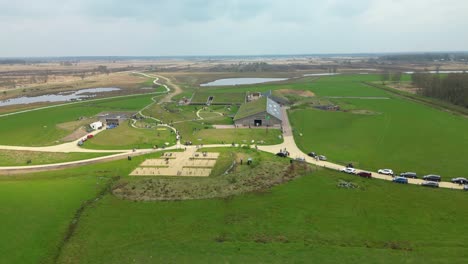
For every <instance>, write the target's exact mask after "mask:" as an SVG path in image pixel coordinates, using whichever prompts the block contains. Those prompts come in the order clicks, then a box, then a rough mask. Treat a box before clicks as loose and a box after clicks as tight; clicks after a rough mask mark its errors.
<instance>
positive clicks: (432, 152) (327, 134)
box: [290, 76, 468, 180]
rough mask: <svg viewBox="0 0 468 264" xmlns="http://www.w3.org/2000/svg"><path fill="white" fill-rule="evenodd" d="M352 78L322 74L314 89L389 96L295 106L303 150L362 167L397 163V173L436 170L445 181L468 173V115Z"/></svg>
mask: <svg viewBox="0 0 468 264" xmlns="http://www.w3.org/2000/svg"><path fill="white" fill-rule="evenodd" d="M358 77H359V76H358ZM350 78H351V77H348V76H340V77H329V78H322V79H320V80H318V81H317V82H316V83H315V88H311V90H312V91H313V92H315V93H316V94H320V95H322V96H328V95H333V96H340V95H346V96H358V97H359V96H363V97H368V96H378V97H387V98H390V99H387V100H385V99H350V98H341V99H330V100H332V101H333V102H334V103H335V104H338V105H340V106H342V107H343V108H344V109H345V110H347V111H348V112H343V111H341V112H330V111H322V110H317V109H311V108H310V107H306V106H303V107H299V108H297V109H293V110H291V111H290V121H291V123H292V125H293V127H294V130H295V140H296V143H297V144H298V146H299V147H300V148H301V149H302V150H303V151H304V152H310V151H315V152H319V153H323V154H325V155H326V156H327V157H328V158H329V159H330V160H332V161H335V162H338V163H342V164H347V163H349V162H352V163H353V164H355V165H357V166H359V167H360V168H363V169H372V170H377V169H379V168H392V169H393V170H395V171H396V172H404V171H415V172H417V173H419V174H420V175H421V176H422V175H423V174H429V173H434V174H440V175H442V177H444V176H445V180H449V178H450V177H461V176H463V177H466V176H468V175H466V165H465V163H466V158H467V157H468V133H466V131H468V121H467V119H466V118H464V117H461V116H459V115H454V114H450V113H447V112H444V111H440V110H437V109H435V108H431V107H429V106H426V105H423V104H420V103H417V102H412V101H409V100H406V99H403V98H401V97H398V96H395V95H393V94H390V93H387V92H385V91H383V90H380V89H377V88H373V87H370V86H367V85H364V84H361V83H359V82H357V81H351V82H348V81H349V79H350ZM354 78H357V77H353V78H351V80H353V79H354ZM334 80H335V81H336V83H335V81H334ZM333 87H335V88H333ZM301 133H302V136H300V134H301Z"/></svg>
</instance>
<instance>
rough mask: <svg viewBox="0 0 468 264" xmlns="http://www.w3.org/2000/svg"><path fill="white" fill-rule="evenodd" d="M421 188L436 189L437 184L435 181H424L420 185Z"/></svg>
mask: <svg viewBox="0 0 468 264" xmlns="http://www.w3.org/2000/svg"><path fill="white" fill-rule="evenodd" d="M421 186H426V187H432V188H438V187H439V183H438V182H435V181H425V182H423V183H421Z"/></svg>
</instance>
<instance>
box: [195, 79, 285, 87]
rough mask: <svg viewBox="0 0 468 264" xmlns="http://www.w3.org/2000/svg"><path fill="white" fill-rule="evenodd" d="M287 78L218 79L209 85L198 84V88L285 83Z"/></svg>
mask: <svg viewBox="0 0 468 264" xmlns="http://www.w3.org/2000/svg"><path fill="white" fill-rule="evenodd" d="M285 80H288V78H226V79H219V80H216V81H213V82H209V83H203V84H200V86H232V85H245V84H257V83H266V82H278V81H285Z"/></svg>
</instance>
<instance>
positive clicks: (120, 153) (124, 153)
mask: <svg viewBox="0 0 468 264" xmlns="http://www.w3.org/2000/svg"><path fill="white" fill-rule="evenodd" d="M134 73H135V74H141V75H143V76H145V77H148V78H155V80H154V81H153V83H154V84H156V85H161V86H163V87H165V88H166V91H165V92H159V93H164V94H166V93H167V95H166V96H165V97H164V99H163V100H164V102H169V101H171V99H172V97H173V96H174V95H176V94H179V93H180V92H181V91H182V90H181V89H180V87H178V86H175V85H173V84H172V83H171V82H170V80H169V79H167V78H165V77H162V78H163V79H165V80H166V82H167V83H168V84H171V86H172V87H173V88H174V91H173V92H172V93H170V91H171V89H169V87H168V86H167V85H165V84H160V83H158V80H159V78H160V77H161V76H154V75H148V74H145V73H139V72H134ZM152 99H153V102H152V103H151V104H149V105H148V106H145V107H144V108H143V109H141V110H140V111H139V112H138V113H139V114H140V115H142V116H143V117H145V118H151V119H154V120H157V121H160V120H158V119H156V118H153V117H150V116H145V115H143V114H142V111H143V110H145V109H147V108H148V107H150V106H151V105H153V104H155V103H156V100H154V98H152ZM160 103H161V101H160ZM54 107H56V106H54ZM13 114H14V113H13ZM198 114H199V113H198V112H197V116H198ZM282 114H283V117H284V120H283V143H281V144H277V145H268V146H257V148H258V150H261V151H264V152H268V153H272V154H276V153H278V152H280V150H287V151H288V152H289V153H290V157H291V158H293V159H294V158H302V159H304V160H305V161H306V162H307V163H310V164H314V165H316V166H319V167H323V168H328V169H332V170H337V171H339V170H341V169H342V168H344V166H343V165H339V164H335V163H331V162H328V161H320V160H315V159H314V158H311V157H309V156H308V155H307V154H305V153H304V152H302V151H301V150H300V149H299V147H298V146H297V145H296V142H295V141H294V136H293V133H292V127H291V124H290V122H289V118H288V114H287V108H286V107H282ZM0 117H1V116H0ZM199 117H200V116H199ZM200 118H201V117H200ZM160 126H164V127H168V128H171V129H173V130H174V131H176V129H175V128H174V127H172V126H169V125H167V124H163V125H160ZM100 131H102V130H98V131H94V132H93V133H92V134H93V135H96V134H97V133H99V132H100ZM78 141H79V140H76V141H73V142H68V143H64V144H60V145H55V146H47V147H21V146H2V145H0V149H6V150H29V151H43V152H63V153H68V152H101V153H107V152H108V153H117V154H112V155H109V156H103V157H96V158H92V159H87V160H78V161H71V162H63V163H55V164H44V165H33V166H3V167H0V174H19V173H28V172H37V171H48V170H58V169H64V168H70V167H76V166H82V165H87V164H94V163H98V162H104V161H110V160H117V159H123V158H126V157H128V156H136V155H145V154H149V153H154V152H158V151H168V150H176V149H185V148H186V149H187V151H194V150H196V148H197V146H182V145H181V144H180V141H177V143H176V145H174V146H171V147H167V148H164V149H161V148H160V149H138V150H92V149H84V148H81V147H79V146H78V145H77V143H78ZM219 147H231V145H230V144H224V145H223V144H212V145H204V146H203V148H219ZM236 147H238V145H236ZM356 170H357V172H360V171H367V170H361V169H356ZM356 177H359V176H356ZM372 177H373V178H375V179H381V180H386V181H391V180H392V179H393V177H391V176H387V175H381V174H378V173H377V172H372ZM422 182H423V180H421V179H408V183H409V184H416V185H420V184H421V183H422ZM439 187H441V188H447V189H457V190H461V189H463V186H461V185H458V184H454V183H451V182H440V183H439Z"/></svg>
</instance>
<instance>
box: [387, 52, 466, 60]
mask: <svg viewBox="0 0 468 264" xmlns="http://www.w3.org/2000/svg"><path fill="white" fill-rule="evenodd" d="M379 60H384V61H394V62H401V61H403V62H428V61H465V62H468V53H462V52H459V53H424V54H392V55H386V56H381V57H379Z"/></svg>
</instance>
